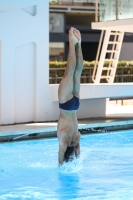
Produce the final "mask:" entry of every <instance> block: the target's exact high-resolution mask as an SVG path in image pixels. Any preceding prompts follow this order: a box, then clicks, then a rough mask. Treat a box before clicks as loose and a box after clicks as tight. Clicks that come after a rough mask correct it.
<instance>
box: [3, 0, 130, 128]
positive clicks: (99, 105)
mask: <svg viewBox="0 0 133 200" xmlns="http://www.w3.org/2000/svg"><path fill="white" fill-rule="evenodd" d="M57 89H58V85H49V3H48V2H47V1H46V0H23V1H17V0H12V1H10V0H6V1H4V0H1V1H0V124H1V125H2V124H14V123H24V122H40V121H50V120H57V119H58V115H59V108H58V97H57ZM114 96H133V89H132V85H131V84H121V85H119V84H104V85H102V84H97V85H96V84H89V85H87V84H86V85H81V107H80V109H79V110H78V118H86V117H101V116H105V114H106V98H107V97H114Z"/></svg>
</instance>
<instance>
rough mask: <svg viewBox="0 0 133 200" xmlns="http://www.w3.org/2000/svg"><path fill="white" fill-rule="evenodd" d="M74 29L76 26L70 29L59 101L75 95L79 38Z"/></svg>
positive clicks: (64, 100)
mask: <svg viewBox="0 0 133 200" xmlns="http://www.w3.org/2000/svg"><path fill="white" fill-rule="evenodd" d="M73 30H74V28H71V29H70V30H69V53H68V58H67V67H66V70H65V73H64V77H63V78H62V80H61V82H60V85H59V90H58V97H59V103H65V102H66V101H68V100H70V99H71V98H72V97H73V74H74V71H75V67H76V55H75V45H76V43H77V38H76V37H75V36H74V34H73Z"/></svg>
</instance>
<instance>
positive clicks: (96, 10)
mask: <svg viewBox="0 0 133 200" xmlns="http://www.w3.org/2000/svg"><path fill="white" fill-rule="evenodd" d="M95 22H98V0H96V1H95Z"/></svg>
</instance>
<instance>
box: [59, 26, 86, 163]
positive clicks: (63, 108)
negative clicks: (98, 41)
mask: <svg viewBox="0 0 133 200" xmlns="http://www.w3.org/2000/svg"><path fill="white" fill-rule="evenodd" d="M68 38H69V53H68V58H67V67H66V69H65V73H64V76H63V78H62V80H61V82H60V85H59V89H58V98H59V108H60V116H59V120H58V126H57V137H58V140H59V153H58V161H59V164H63V162H64V161H66V162H68V161H71V160H72V159H73V156H76V157H78V156H79V155H80V132H79V131H78V121H77V115H76V112H77V110H78V108H79V105H80V100H79V98H80V97H79V92H80V76H81V73H82V69H83V56H82V50H81V34H80V32H79V30H77V29H75V28H73V27H72V28H71V29H70V30H69V37H68Z"/></svg>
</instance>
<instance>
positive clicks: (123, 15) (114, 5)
mask: <svg viewBox="0 0 133 200" xmlns="http://www.w3.org/2000/svg"><path fill="white" fill-rule="evenodd" d="M98 2H99V15H100V21H109V20H119V19H128V18H133V11H132V10H133V0H110V1H109V0H98Z"/></svg>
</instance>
